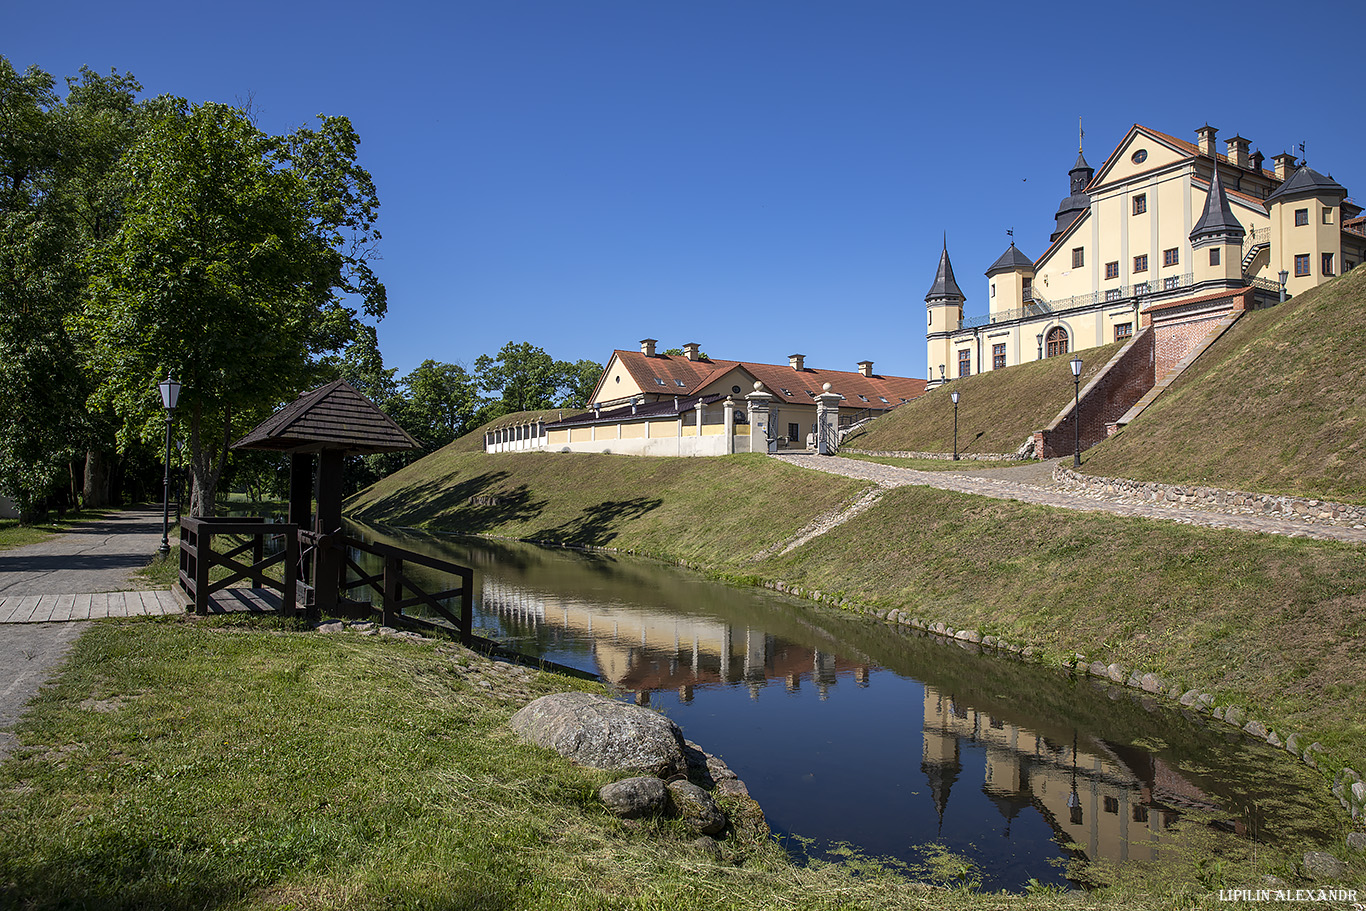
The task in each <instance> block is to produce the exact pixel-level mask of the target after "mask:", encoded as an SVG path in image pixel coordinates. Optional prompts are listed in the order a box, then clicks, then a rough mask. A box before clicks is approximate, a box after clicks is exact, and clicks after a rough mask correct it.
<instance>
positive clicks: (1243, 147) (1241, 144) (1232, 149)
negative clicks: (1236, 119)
mask: <svg viewBox="0 0 1366 911" xmlns="http://www.w3.org/2000/svg"><path fill="white" fill-rule="evenodd" d="M1224 144H1225V147H1226V148H1227V149H1228V160H1229V162H1231V163H1232V164H1234V165H1236V166H1237V167H1240V168H1248V167H1251V164H1250V163H1249V158H1248V154H1249V153H1250V152H1251V151H1252V143H1250V142H1248V141H1247V140H1246V139H1244V138H1243V137H1241V136H1234V137H1233V138H1232V139H1225V140H1224Z"/></svg>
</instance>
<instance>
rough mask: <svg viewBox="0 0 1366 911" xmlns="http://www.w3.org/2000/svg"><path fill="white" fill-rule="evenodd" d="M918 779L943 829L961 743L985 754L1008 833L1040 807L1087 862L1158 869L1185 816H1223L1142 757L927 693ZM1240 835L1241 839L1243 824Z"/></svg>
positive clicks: (989, 783) (990, 788) (990, 790)
mask: <svg viewBox="0 0 1366 911" xmlns="http://www.w3.org/2000/svg"><path fill="white" fill-rule="evenodd" d="M923 737H924V740H923V747H922V753H921V764H920V768H921V770H922V771H923V772H924V773H925V774H926V776H927V777H928V778H929V781H930V788H931V792H932V796H933V799H934V803H935V809H936V810H938V812H939V817H940V819H941V820H942V819H943V817H944V810H945V808H946V807H947V805H948V802H949V799H950V796H951V791H952V789H953V787H954V785H955V784H956V783H957V781H958V778H959V776H960V775H961V773H962V771H963V766H962V763H961V761H960V746H961V744H962V742H963V741H965V740H966V741H969V742H972V743H977V744H980V745H981V746H983V747H984V748H985V753H986V768H985V772H984V774H983V781H982V793H983V794H985V795H986V796H987V797H988V798H989V799H990V800H991V802H992V803H993V804H995V805H996V808H997V809H998V810H999V811H1000V812H1001V815H1002V816H1004V817H1005V818H1006V825H1007V830H1008V829H1009V824H1010V822H1011V821H1012V820H1014V819H1015V818H1016V817H1017V816H1018V815H1019V814H1020V812H1021V811H1022V810H1024V809H1026V808H1028V807H1034V808H1035V809H1036V810H1038V812H1039V813H1040V814H1041V815H1042V816H1043V817H1044V819H1045V820H1046V821H1047V822H1048V824H1049V825H1050V826H1052V828H1053V830H1054V831H1055V832H1056V833H1057V834H1058V837H1059V840H1060V841H1062V842H1064V843H1072V844H1075V845H1078V846H1080V849H1081V850H1082V851H1083V852H1084V853H1085V854H1086V856H1087V857H1088V858H1091V859H1098V858H1102V857H1104V858H1107V859H1110V860H1116V861H1124V860H1152V859H1155V858H1156V857H1157V847H1158V842H1159V839H1160V836H1161V833H1162V832H1163V831H1164V830H1165V829H1167V828H1169V827H1170V826H1171V825H1172V823H1173V822H1175V821H1176V820H1177V819H1178V818H1179V816H1180V814H1181V810H1183V809H1203V810H1211V811H1217V810H1218V808H1217V807H1216V806H1215V805H1214V804H1212V803H1211V802H1210V800H1209V798H1208V797H1207V796H1206V795H1205V794H1204V792H1202V791H1201V790H1200V789H1199V788H1197V787H1196V786H1195V785H1193V784H1191V783H1190V782H1188V781H1187V780H1186V779H1185V778H1183V777H1182V776H1181V774H1180V773H1179V772H1177V771H1176V770H1174V769H1173V768H1171V767H1170V766H1169V765H1167V764H1166V763H1165V762H1163V761H1162V760H1161V759H1160V758H1158V757H1156V756H1153V755H1152V754H1150V753H1148V752H1147V751H1145V750H1141V749H1135V748H1132V747H1123V746H1114V745H1111V744H1106V743H1104V742H1092V744H1091V747H1092V748H1093V749H1094V752H1090V751H1088V750H1081V749H1078V747H1077V743H1076V737H1075V734H1074V735H1073V742H1072V743H1054V742H1052V741H1050V740H1049V739H1048V738H1047V737H1044V736H1041V735H1039V734H1037V733H1034V732H1033V731H1030V730H1027V729H1025V728H1022V727H1018V726H1016V725H1013V724H1011V723H1009V722H1007V721H1004V720H1002V719H999V718H995V717H993V716H991V715H989V714H986V713H985V712H979V711H977V710H976V709H973V708H971V707H969V706H966V705H961V704H959V703H957V702H956V701H955V700H954V698H953V696H951V695H948V694H945V693H943V692H940V691H939V690H936V689H935V688H934V687H932V686H926V687H925V712H924V727H923ZM1235 831H1239V832H1241V831H1242V826H1241V824H1238V825H1236V826H1235Z"/></svg>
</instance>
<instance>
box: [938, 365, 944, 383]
mask: <svg viewBox="0 0 1366 911" xmlns="http://www.w3.org/2000/svg"><path fill="white" fill-rule="evenodd" d="M939 382H941V383H942V382H944V365H943V364H940V365H939Z"/></svg>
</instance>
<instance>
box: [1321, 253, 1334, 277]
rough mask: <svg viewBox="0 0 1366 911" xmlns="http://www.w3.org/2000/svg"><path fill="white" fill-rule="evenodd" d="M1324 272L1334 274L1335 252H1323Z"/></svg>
mask: <svg viewBox="0 0 1366 911" xmlns="http://www.w3.org/2000/svg"><path fill="white" fill-rule="evenodd" d="M1323 274H1324V275H1332V274H1333V254H1331V253H1325V254H1323Z"/></svg>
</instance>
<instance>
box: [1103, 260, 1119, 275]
mask: <svg viewBox="0 0 1366 911" xmlns="http://www.w3.org/2000/svg"><path fill="white" fill-rule="evenodd" d="M1105 277H1106V278H1119V260H1115V261H1114V262H1108V263H1106V264H1105Z"/></svg>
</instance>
